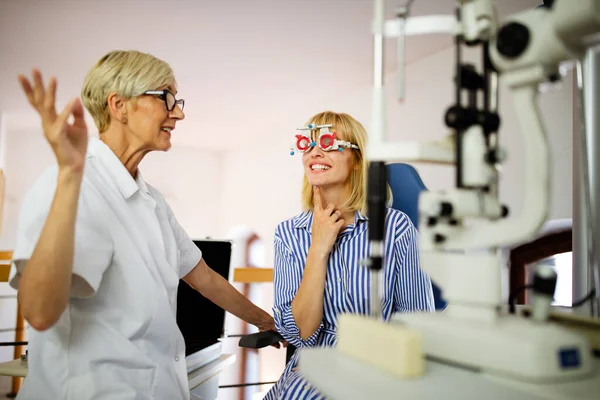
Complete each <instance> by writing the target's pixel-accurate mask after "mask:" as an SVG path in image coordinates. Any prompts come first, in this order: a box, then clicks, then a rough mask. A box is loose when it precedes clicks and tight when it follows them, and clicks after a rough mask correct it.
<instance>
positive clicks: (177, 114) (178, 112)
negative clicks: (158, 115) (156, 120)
mask: <svg viewBox="0 0 600 400" xmlns="http://www.w3.org/2000/svg"><path fill="white" fill-rule="evenodd" d="M169 117H171V118H173V119H176V120H179V121H182V120H184V119H185V113H184V112H183V110H182V109H181V107H180V106H179V104H177V105H176V106H175V108H174V109H173V110H171V112H170V113H169Z"/></svg>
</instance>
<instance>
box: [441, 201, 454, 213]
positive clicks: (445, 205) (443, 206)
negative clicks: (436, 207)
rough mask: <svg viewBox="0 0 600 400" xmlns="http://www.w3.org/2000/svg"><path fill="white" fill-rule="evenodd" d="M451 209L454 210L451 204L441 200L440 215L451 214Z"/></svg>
mask: <svg viewBox="0 0 600 400" xmlns="http://www.w3.org/2000/svg"><path fill="white" fill-rule="evenodd" d="M453 211H454V208H453V207H452V204H450V203H448V202H446V201H444V202H442V204H441V207H440V215H441V216H442V217H449V216H451V215H452V212H453Z"/></svg>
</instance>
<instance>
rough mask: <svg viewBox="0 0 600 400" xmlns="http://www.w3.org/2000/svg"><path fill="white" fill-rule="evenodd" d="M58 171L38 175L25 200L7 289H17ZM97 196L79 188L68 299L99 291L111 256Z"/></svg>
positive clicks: (86, 186)
mask: <svg viewBox="0 0 600 400" xmlns="http://www.w3.org/2000/svg"><path fill="white" fill-rule="evenodd" d="M57 177H58V169H57V168H56V167H52V168H50V169H48V170H47V171H46V172H44V173H43V174H42V176H41V177H40V178H39V179H38V180H37V182H36V183H35V184H34V186H33V187H32V188H31V189H30V191H29V192H28V193H27V195H26V196H25V199H24V201H23V204H22V207H21V212H20V215H19V223H18V228H17V243H16V246H15V250H14V253H13V263H14V265H15V267H16V274H15V275H14V277H13V278H12V279H11V281H10V285H11V286H12V287H13V288H15V289H18V288H19V283H20V280H21V276H22V273H23V269H24V268H25V265H26V263H27V261H28V260H29V259H30V258H31V255H32V254H33V251H34V249H35V246H36V244H37V242H38V240H39V238H40V235H41V232H42V229H43V227H44V225H45V223H46V219H47V218H48V214H49V212H50V207H51V205H52V201H53V200H54V193H55V191H56V179H57ZM102 203H103V202H102V201H100V195H99V194H97V193H96V192H95V190H94V189H93V188H92V187H91V185H90V183H89V182H88V181H87V180H86V179H85V177H84V180H83V182H82V184H81V190H80V194H79V200H78V205H77V216H76V219H75V246H74V256H73V279H72V283H71V297H74V298H86V297H91V296H93V295H94V294H95V293H96V292H97V291H98V288H99V287H100V283H101V281H102V276H103V274H104V271H105V270H106V269H107V268H108V266H109V265H110V262H111V260H112V256H113V241H112V238H111V235H110V232H109V230H108V227H107V226H106V225H105V224H103V223H102V221H103V218H101V215H102V207H103V206H105V205H104V204H102Z"/></svg>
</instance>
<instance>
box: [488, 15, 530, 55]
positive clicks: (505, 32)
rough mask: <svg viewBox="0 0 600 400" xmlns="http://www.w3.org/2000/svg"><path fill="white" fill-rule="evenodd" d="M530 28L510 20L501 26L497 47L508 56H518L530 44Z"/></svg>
mask: <svg viewBox="0 0 600 400" xmlns="http://www.w3.org/2000/svg"><path fill="white" fill-rule="evenodd" d="M529 40H530V35H529V28H527V27H526V26H525V25H523V24H521V23H519V22H510V23H508V24H506V25H504V26H503V27H502V28H500V31H499V32H498V37H497V39H496V49H498V52H499V53H500V54H502V55H503V56H505V57H507V58H517V57H519V56H520V55H521V54H523V52H524V51H525V49H526V48H527V46H528V45H529Z"/></svg>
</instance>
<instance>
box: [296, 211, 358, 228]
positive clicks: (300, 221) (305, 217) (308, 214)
mask: <svg viewBox="0 0 600 400" xmlns="http://www.w3.org/2000/svg"><path fill="white" fill-rule="evenodd" d="M313 215H314V214H313V210H309V211H305V212H303V213H302V214H300V215H298V216H296V217H294V220H293V224H294V228H296V229H302V228H305V229H308V231H309V232H310V231H311V228H312V222H313ZM368 219H369V218H367V216H366V215H364V214H362V213H360V212H358V211H356V212H355V213H354V224H353V225H350V226H348V227H346V230H348V228H352V229H354V228H355V227H356V226H358V225H359V224H360V223H361V222H364V221H368Z"/></svg>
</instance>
